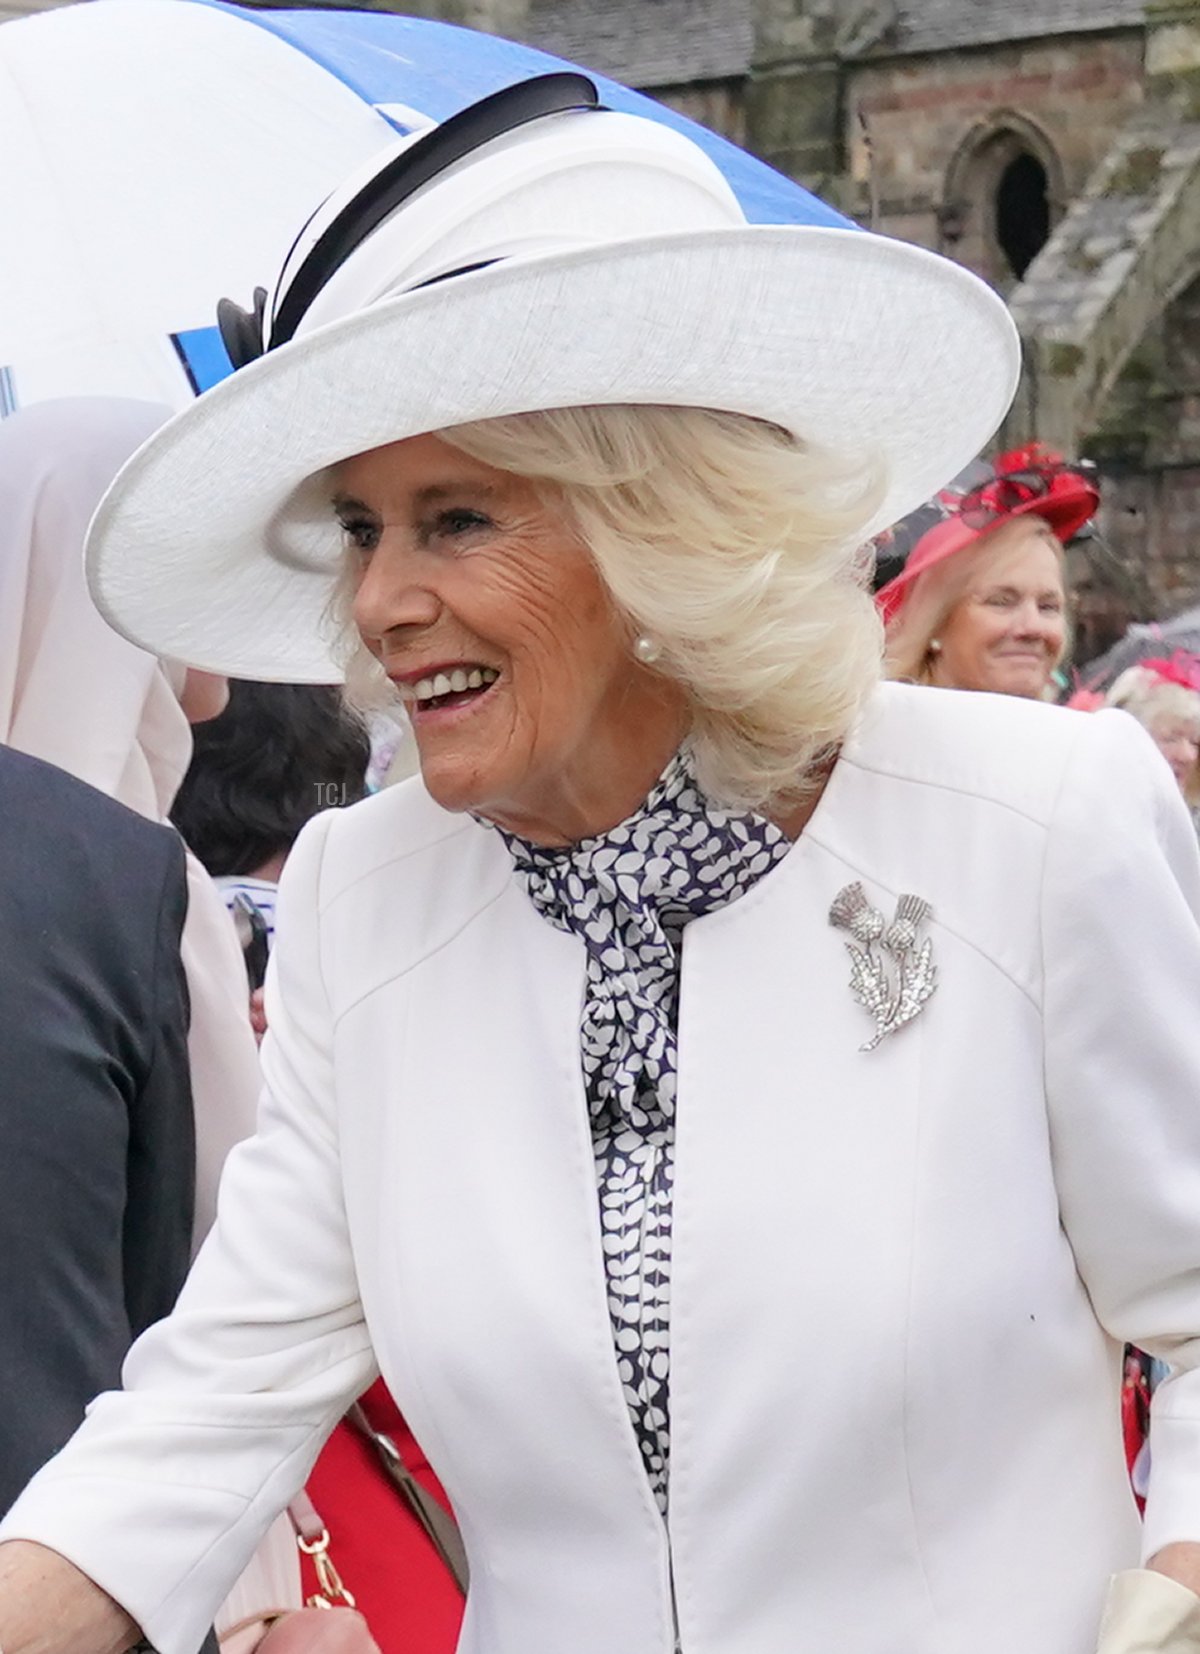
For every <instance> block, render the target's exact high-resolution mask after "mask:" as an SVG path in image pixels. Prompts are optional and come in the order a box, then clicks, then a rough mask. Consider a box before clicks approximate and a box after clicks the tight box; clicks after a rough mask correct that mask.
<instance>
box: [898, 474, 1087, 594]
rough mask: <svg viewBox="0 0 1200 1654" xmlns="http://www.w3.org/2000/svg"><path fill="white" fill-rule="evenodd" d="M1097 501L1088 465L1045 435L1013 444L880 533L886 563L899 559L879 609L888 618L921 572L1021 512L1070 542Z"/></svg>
mask: <svg viewBox="0 0 1200 1654" xmlns="http://www.w3.org/2000/svg"><path fill="white" fill-rule="evenodd" d="M1099 503H1100V491H1099V489H1098V488H1097V487H1096V484H1095V482H1094V480H1093V478H1092V477H1091V476H1090V475H1089V473H1088V471H1086V470H1084V469H1082V468H1080V467H1075V466H1070V465H1068V464H1067V462H1066V460H1064V459H1063V457H1062V455H1061V454H1056V453H1054V452H1053V451H1052V450H1051V449H1049V448H1043V447H1042V445H1041V444H1040V443H1037V442H1033V443H1030V444H1029V445H1028V446H1027V447H1024V448H1013V449H1011V450H1010V451H1009V452H1008V453H1006V454H1001V455H1000V456H999V458H998V459H997V460H996V461H995V462H994V464H990V465H989V464H985V463H983V462H977V463H976V464H975V465H973V466H971V467H969V468H968V470H967V471H964V472H963V473H962V475H961V476H959V477H956V478H955V480H954V481H953V482H952V483H951V484H950V485H949V487H948V488H944V489H943V490H942V491H941V493H940V494H938V495H937V496H936V497H935V498H934V499H932V500H930V501H929V502H928V503H927V504H926V505H923V506H919V507H918V508H917V510H916V511H914V512H912V513H910V515H909V516H907V517H905V518H903V519H902V520H901V521H900V522H899V523H897V524H896V526H895V527H894V528H891V529H889V530H887V532H886V533H884V534H881V535H879V536H878V537H877V539H876V540H875V542H874V544H875V553H876V562H877V566H878V567H879V568H880V569H881V571H886V570H887V566H888V564H889V562H890V563H893V564H894V563H896V562H901V561H902V567H901V568H900V569H899V572H898V573H896V574H894V575H892V576H891V577H890V578H887V579H886V580H885V582H884V584H883V585H881V586H880V587H879V590H878V591H877V592H876V594H875V602H876V604H877V605H878V607H879V610H880V613H881V614H882V615H883V618H884V620H885V621H890V620H891V619H892V618H893V617H894V616H895V615H896V614H898V613H899V611H900V609H901V608H902V607H903V605H904V601H905V599H906V598H907V596H908V594H909V592H910V591H911V590H912V585H913V582H914V581H915V580H916V579H918V578H919V576H921V575H922V574H925V573H926V572H927V571H928V570H929V569H931V568H933V567H934V565H935V564H937V563H941V562H944V561H945V559H946V558H947V557H953V555H954V554H955V552H958V551H964V550H965V549H966V548H967V547H968V546H972V545H974V544H975V542H976V540H979V539H981V538H982V537H983V535H985V534H988V533H990V532H991V531H992V529H995V528H999V527H1001V526H1002V525H1003V524H1004V523H1008V522H1012V521H1013V520H1014V519H1015V518H1018V517H1041V518H1042V519H1043V520H1044V521H1045V522H1047V523H1048V524H1049V525H1050V527H1051V528H1052V529H1053V531H1054V533H1055V534H1056V535H1057V536H1058V538H1059V539H1060V540H1061V541H1062V542H1063V544H1064V545H1065V544H1066V542H1067V541H1068V540H1069V539H1071V537H1072V536H1073V535H1075V534H1078V532H1079V530H1080V529H1081V528H1082V527H1083V525H1084V523H1086V522H1087V520H1088V518H1089V517H1091V516H1093V515H1094V513H1095V510H1096V507H1097V506H1098V505H1099ZM910 548H911V549H910ZM906 551H907V553H908V555H907V556H905V552H906Z"/></svg>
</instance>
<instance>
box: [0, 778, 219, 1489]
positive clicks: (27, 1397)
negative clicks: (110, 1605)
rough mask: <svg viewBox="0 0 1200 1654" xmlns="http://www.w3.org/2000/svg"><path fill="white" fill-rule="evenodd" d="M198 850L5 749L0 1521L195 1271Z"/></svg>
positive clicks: (0, 949) (0, 888) (0, 923)
mask: <svg viewBox="0 0 1200 1654" xmlns="http://www.w3.org/2000/svg"><path fill="white" fill-rule="evenodd" d="M186 912H187V886H186V882H185V870H184V852H183V846H182V843H181V841H180V840H179V838H178V837H177V836H176V834H174V833H173V832H171V831H170V829H168V828H165V827H160V826H157V825H155V824H154V823H152V822H148V821H145V820H143V819H142V818H141V817H140V816H137V815H135V814H133V812H132V811H130V810H127V809H125V807H124V806H123V805H121V804H117V803H114V801H113V800H112V799H110V798H107V797H105V796H104V795H103V794H102V793H98V792H96V791H95V790H94V789H93V788H91V787H88V786H86V785H84V783H83V782H81V781H77V780H75V778H74V777H73V776H69V775H67V774H66V773H65V772H64V771H62V770H59V769H55V768H53V767H52V766H51V765H48V764H43V763H41V762H39V761H38V760H36V759H33V758H27V757H25V756H24V755H23V754H21V753H17V752H14V751H13V750H12V749H10V748H7V747H4V746H0V1260H3V1268H2V1270H0V1511H4V1510H7V1508H8V1507H9V1505H10V1504H11V1503H12V1502H13V1500H14V1499H15V1498H16V1497H17V1495H18V1494H19V1493H20V1491H21V1489H22V1488H23V1487H24V1485H25V1483H26V1482H27V1481H28V1480H29V1478H30V1476H32V1475H33V1473H34V1471H35V1470H37V1469H38V1468H39V1466H40V1465H42V1464H43V1463H44V1462H45V1461H46V1460H47V1459H48V1458H49V1457H50V1456H51V1455H52V1454H54V1453H56V1452H57V1451H58V1449H59V1448H60V1447H61V1446H62V1445H63V1443H64V1442H65V1441H66V1440H67V1438H68V1436H70V1434H71V1432H72V1431H73V1430H74V1429H75V1426H76V1425H77V1424H78V1423H79V1421H80V1419H81V1418H82V1416H83V1411H84V1408H85V1406H86V1405H87V1403H88V1402H89V1401H90V1400H91V1399H92V1397H93V1396H95V1395H97V1394H98V1393H99V1392H100V1391H101V1390H105V1389H111V1388H113V1387H114V1386H116V1385H118V1384H119V1382H120V1368H121V1362H122V1360H123V1358H124V1355H125V1352H126V1350H127V1349H128V1347H129V1345H130V1343H131V1342H132V1341H133V1339H134V1338H135V1337H136V1336H137V1335H138V1333H139V1332H141V1331H142V1329H143V1328H144V1327H146V1326H148V1325H149V1323H150V1322H152V1321H155V1320H157V1319H158V1318H159V1317H160V1316H162V1315H165V1314H166V1313H167V1311H168V1310H169V1309H170V1308H171V1306H172V1304H173V1303H174V1301H175V1297H176V1294H177V1292H178V1291H179V1288H180V1286H181V1285H182V1282H183V1278H184V1275H185V1273H186V1271H187V1266H188V1258H189V1253H190V1248H191V1232H192V1205H193V1193H194V1180H195V1135H194V1127H193V1118H192V1097H191V1086H190V1081H189V1076H188V1057H187V1030H188V1001H187V989H186V985H185V982H184V976H183V968H182V966H181V964H180V957H179V941H180V933H181V931H182V928H183V921H184V917H185V915H186Z"/></svg>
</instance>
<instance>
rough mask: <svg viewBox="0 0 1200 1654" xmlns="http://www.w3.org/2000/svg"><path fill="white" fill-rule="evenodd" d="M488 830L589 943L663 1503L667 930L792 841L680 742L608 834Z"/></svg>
mask: <svg viewBox="0 0 1200 1654" xmlns="http://www.w3.org/2000/svg"><path fill="white" fill-rule="evenodd" d="M501 836H502V837H503V839H504V841H505V843H506V844H507V845H508V848H509V851H510V853H511V855H512V857H513V862H514V864H515V867H516V871H517V873H518V875H519V877H520V879H521V881H522V883H523V884H524V886H525V889H526V890H527V892H528V894H529V897H530V899H531V900H532V902H533V904H534V906H535V907H536V908H537V910H538V912H539V913H541V914H542V916H543V917H544V918H546V919H547V920H549V922H550V923H551V924H553V925H556V926H557V927H558V928H559V929H560V930H565V931H569V932H571V933H572V934H574V935H576V936H579V937H580V938H581V939H582V941H583V944H584V947H585V948H586V950H587V987H586V993H585V997H584V1005H583V1022H582V1030H581V1054H582V1060H583V1077H584V1086H585V1090H586V1093H587V1100H588V1109H589V1112H590V1116H591V1125H592V1141H593V1144H594V1146H595V1153H596V1171H597V1177H598V1181H599V1187H600V1221H601V1230H602V1238H603V1250H604V1261H605V1270H606V1274H607V1284H608V1303H609V1313H610V1315H611V1317H612V1323H613V1336H614V1340H615V1343H616V1350H617V1366H618V1370H619V1372H620V1376H621V1382H622V1385H623V1387H624V1391H625V1397H626V1400H627V1402H628V1404H629V1409H630V1413H631V1415H632V1418H633V1424H634V1430H635V1433H636V1435H637V1439H638V1444H639V1447H640V1448H641V1453H642V1458H643V1460H644V1462H645V1465H646V1470H647V1473H648V1475H649V1477H650V1482H651V1486H652V1488H653V1490H654V1495H655V1498H656V1500H657V1501H658V1505H659V1508H660V1510H662V1511H664V1512H665V1511H666V1508H667V1480H668V1461H669V1405H668V1404H669V1394H670V1387H669V1363H670V1353H669V1312H670V1267H671V1190H672V1180H673V1176H674V1149H675V1085H676V1073H677V1066H678V1064H677V1046H676V1035H677V1030H678V1020H679V954H680V940H681V937H682V934H683V929H684V926H685V925H686V924H687V923H688V921H689V920H691V919H695V918H698V917H699V916H700V915H701V914H703V913H710V912H712V911H713V910H714V909H715V908H719V907H724V906H726V905H727V904H728V903H729V902H732V901H735V900H736V899H737V897H738V896H740V895H742V894H743V893H744V892H745V891H747V890H749V889H750V888H751V887H752V886H753V885H754V884H756V883H757V882H758V880H759V879H760V878H762V876H763V874H764V873H767V872H769V871H770V869H771V868H772V867H774V866H775V864H776V863H777V862H779V861H780V860H782V858H783V857H784V856H785V855H786V854H787V852H788V850H789V849H790V848H791V842H790V840H789V839H788V838H787V837H786V836H785V835H784V834H783V833H782V832H780V830H779V829H778V828H777V827H775V826H773V825H772V823H771V822H769V821H767V820H766V819H765V818H763V817H761V816H755V815H738V814H734V813H732V812H731V811H728V810H722V809H719V808H717V807H716V806H715V805H713V804H711V803H710V802H709V800H708V799H707V798H705V796H704V794H703V793H702V792H701V791H700V788H699V787H698V786H697V784H696V781H695V779H694V776H693V773H692V767H691V764H690V761H689V759H688V756H687V754H686V753H682V752H681V753H678V754H676V756H675V757H674V758H673V759H672V760H671V762H670V764H669V765H668V766H667V768H666V770H665V771H664V772H663V774H662V776H661V778H660V779H659V781H658V782H657V783H656V785H655V786H654V788H653V790H652V791H651V793H650V794H649V796H648V797H647V799H646V802H645V803H644V804H643V805H642V807H641V809H639V810H637V811H636V812H635V813H634V814H633V815H632V816H630V817H629V819H628V820H627V821H623V822H622V823H621V824H620V825H619V826H618V827H614V828H612V830H611V831H610V832H607V833H603V834H600V835H599V836H598V837H595V838H589V839H583V840H581V841H580V842H579V843H578V844H574V845H571V846H569V847H567V848H566V849H561V850H548V849H545V848H542V847H541V846H538V845H535V844H529V843H527V842H526V841H525V840H523V839H519V838H516V837H515V836H513V835H512V834H510V833H505V832H503V831H502V830H501Z"/></svg>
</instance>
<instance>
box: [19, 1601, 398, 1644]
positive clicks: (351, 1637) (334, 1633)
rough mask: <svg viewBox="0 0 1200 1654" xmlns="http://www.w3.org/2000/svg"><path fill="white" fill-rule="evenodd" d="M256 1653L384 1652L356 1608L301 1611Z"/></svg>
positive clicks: (284, 1620) (281, 1622) (279, 1623)
mask: <svg viewBox="0 0 1200 1654" xmlns="http://www.w3.org/2000/svg"><path fill="white" fill-rule="evenodd" d="M6 1654H7V1651H6ZM255 1654H380V1650H379V1644H378V1643H377V1642H376V1641H375V1639H374V1637H373V1636H372V1635H371V1633H370V1632H369V1631H368V1630H367V1622H366V1620H365V1619H363V1617H362V1615H361V1614H357V1613H355V1611H354V1609H353V1608H297V1609H296V1610H295V1611H294V1612H293V1613H290V1614H283V1615H281V1616H280V1618H279V1619H277V1620H276V1621H275V1623H274V1625H273V1626H272V1627H271V1629H270V1630H269V1631H268V1632H267V1634H266V1636H265V1637H264V1638H263V1640H262V1641H261V1642H260V1643H259V1644H258V1647H257V1649H256V1650H255Z"/></svg>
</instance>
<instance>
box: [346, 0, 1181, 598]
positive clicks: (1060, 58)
mask: <svg viewBox="0 0 1200 1654" xmlns="http://www.w3.org/2000/svg"><path fill="white" fill-rule="evenodd" d="M378 4H379V9H387V0H378ZM393 9H403V10H407V11H412V12H420V13H423V14H425V15H429V16H437V17H443V18H446V19H449V20H453V21H456V22H464V23H469V24H470V25H472V26H474V27H476V28H485V29H490V30H493V31H494V32H497V33H504V34H508V35H511V36H513V37H515V38H519V39H523V40H526V41H529V42H531V43H532V44H535V45H538V46H541V47H544V48H545V49H546V50H548V51H552V52H556V53H558V54H560V55H562V56H564V57H566V58H569V59H571V60H573V61H575V62H577V63H581V64H584V65H588V66H590V67H593V68H595V69H598V70H601V71H604V72H606V73H608V74H611V75H614V76H615V77H616V78H618V79H620V80H624V81H626V82H627V83H630V84H632V85H635V86H638V87H639V88H641V89H642V90H644V91H647V92H650V93H651V94H652V95H654V96H656V97H658V98H661V99H662V100H663V101H664V102H667V103H670V104H672V105H674V106H675V107H677V108H680V109H682V110H684V111H686V112H687V113H688V114H691V115H694V116H695V117H696V118H698V119H699V120H702V121H704V122H705V123H706V124H708V125H710V126H713V127H716V128H718V129H720V130H721V131H723V132H725V133H726V134H728V135H729V136H730V137H732V138H734V139H735V140H736V141H738V142H741V143H744V144H746V145H747V147H749V148H750V149H752V150H754V151H755V152H756V153H757V154H759V155H761V156H762V157H763V158H764V159H765V160H768V161H770V162H771V163H772V164H774V165H775V166H778V167H779V168H780V169H781V170H783V171H785V172H788V173H790V174H791V175H792V176H794V177H796V178H799V179H801V180H802V181H803V182H804V183H806V184H808V185H810V187H812V188H815V189H816V190H817V191H818V192H819V193H821V194H824V195H825V196H827V197H829V198H831V199H834V200H836V201H837V202H839V203H840V204H841V205H842V206H843V207H844V208H845V209H846V210H847V211H849V212H851V213H852V214H854V215H855V216H857V217H859V218H860V219H862V220H863V221H864V222H870V223H873V224H874V225H875V226H876V227H877V228H879V229H880V230H883V231H885V232H886V233H888V234H891V235H898V236H903V237H904V238H906V239H908V240H911V241H915V242H918V243H920V244H921V245H923V246H926V247H931V248H936V249H937V250H939V251H940V252H943V253H946V254H948V255H949V256H950V257H952V258H955V259H958V260H960V261H961V262H962V263H964V264H966V265H968V266H969V267H970V268H972V269H974V270H976V271H977V272H978V273H979V274H981V275H982V276H984V277H985V278H986V279H987V280H988V281H990V282H992V283H993V284H994V285H995V286H996V287H998V288H999V289H1000V291H1001V292H1003V293H1004V294H1005V296H1006V297H1007V299H1008V301H1009V303H1010V305H1011V307H1012V310H1013V314H1014V316H1015V317H1016V319H1017V321H1018V324H1019V326H1020V328H1021V331H1022V334H1023V336H1024V339H1025V347H1026V364H1027V368H1026V374H1025V379H1024V383H1023V386H1022V392H1021V395H1020V398H1019V400H1018V403H1017V406H1016V408H1015V409H1014V411H1013V414H1012V417H1011V418H1010V420H1009V422H1008V424H1007V426H1006V428H1005V431H1004V433H1003V437H1004V439H1005V440H1007V441H1011V442H1014V443H1015V442H1018V441H1021V440H1024V439H1027V438H1030V437H1035V436H1036V437H1040V438H1042V439H1043V440H1045V441H1047V442H1050V443H1052V444H1054V445H1055V446H1058V447H1060V448H1063V449H1065V450H1066V451H1068V452H1069V453H1072V454H1081V453H1082V454H1087V455H1090V456H1092V457H1094V458H1096V459H1097V460H1098V461H1100V463H1101V464H1102V467H1103V470H1104V473H1105V478H1106V488H1105V509H1104V527H1105V534H1106V538H1107V540H1108V542H1109V544H1110V545H1111V546H1112V548H1113V549H1114V551H1115V553H1116V554H1117V556H1118V558H1119V559H1121V560H1123V562H1124V564H1125V567H1126V570H1127V572H1128V576H1129V579H1128V581H1127V582H1126V584H1128V585H1129V587H1130V593H1129V602H1130V603H1131V604H1132V605H1133V606H1135V607H1138V606H1140V607H1143V608H1157V609H1159V610H1174V609H1177V608H1180V607H1182V606H1183V605H1184V604H1185V603H1189V602H1193V601H1200V0H600V3H598V0H407V3H401V4H399V5H394V7H393ZM1109 576H1111V577H1112V579H1113V580H1114V581H1115V582H1116V583H1118V584H1120V583H1121V580H1122V576H1121V575H1120V572H1119V570H1118V571H1114V570H1112V569H1110V570H1109V571H1108V574H1107V575H1106V576H1105V577H1106V578H1108V577H1109ZM1139 586H1140V590H1139V589H1137V588H1139Z"/></svg>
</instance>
